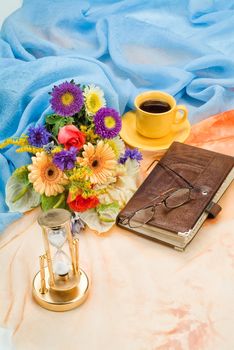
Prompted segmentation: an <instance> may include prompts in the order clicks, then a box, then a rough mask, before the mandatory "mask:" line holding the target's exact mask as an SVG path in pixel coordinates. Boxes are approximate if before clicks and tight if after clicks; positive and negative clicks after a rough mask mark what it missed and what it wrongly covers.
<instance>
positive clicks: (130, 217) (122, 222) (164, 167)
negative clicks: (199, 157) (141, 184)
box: [120, 159, 197, 228]
mask: <svg viewBox="0 0 234 350" xmlns="http://www.w3.org/2000/svg"><path fill="white" fill-rule="evenodd" d="M155 161H158V163H157V165H159V166H161V167H162V168H163V169H164V170H170V171H171V172H173V174H175V175H177V176H178V177H179V178H181V179H182V180H183V181H184V182H185V183H186V184H187V185H188V187H181V188H176V187H172V188H169V189H168V190H167V191H165V192H163V193H161V194H159V195H158V196H156V197H155V198H153V199H151V200H150V201H149V203H150V202H153V201H155V200H157V199H158V198H160V197H162V196H165V195H166V194H167V193H169V194H168V196H166V197H164V198H163V199H162V200H161V201H160V202H159V203H155V204H150V205H149V204H147V205H145V206H144V207H142V208H140V209H138V210H136V211H135V212H133V213H132V214H131V215H130V216H128V217H125V218H123V220H121V221H120V223H121V224H123V225H129V226H130V224H129V222H130V220H131V219H132V218H133V216H134V215H136V213H138V212H139V211H141V210H144V209H148V208H150V207H152V208H153V209H154V213H153V215H152V216H151V217H150V219H149V220H147V221H146V222H144V223H143V224H142V225H145V224H147V223H148V222H149V221H150V220H152V218H153V217H154V215H155V208H156V207H158V206H159V205H161V204H164V205H165V207H166V208H167V209H170V210H171V209H176V208H179V207H181V206H183V205H184V204H186V203H188V202H190V200H191V199H192V198H191V190H193V189H196V188H197V187H196V186H194V185H192V184H191V183H190V182H189V181H188V180H186V179H185V178H184V177H183V176H182V175H181V174H179V173H177V172H176V171H175V170H173V169H171V168H170V167H169V166H168V165H166V164H163V163H162V162H160V160H158V159H155V160H154V161H153V162H152V163H151V164H150V166H149V167H148V168H147V170H149V169H150V168H151V166H152V164H153V163H154V162H155ZM147 170H146V171H147ZM182 189H188V190H189V197H188V200H186V201H185V202H183V203H182V204H179V205H177V206H174V207H169V206H168V205H167V203H166V200H167V199H168V198H169V197H170V196H171V195H172V194H173V193H175V192H176V191H179V190H182ZM171 191H172V193H170V192H171ZM125 220H127V222H126V221H125ZM142 225H141V226H142ZM130 227H131V226H130ZM139 227H140V226H139ZM132 228H136V227H132Z"/></svg>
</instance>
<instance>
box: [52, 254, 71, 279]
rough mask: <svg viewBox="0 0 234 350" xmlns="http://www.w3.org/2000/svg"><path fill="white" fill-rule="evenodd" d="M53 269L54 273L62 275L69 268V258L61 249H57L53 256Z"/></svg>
mask: <svg viewBox="0 0 234 350" xmlns="http://www.w3.org/2000/svg"><path fill="white" fill-rule="evenodd" d="M53 269H54V273H55V274H56V275H60V276H64V275H66V274H67V273H68V272H69V271H70V270H71V263H70V259H69V257H68V256H67V254H66V253H64V251H62V250H58V251H57V252H56V253H55V256H54V262H53Z"/></svg>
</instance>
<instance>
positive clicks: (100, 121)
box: [94, 107, 122, 139]
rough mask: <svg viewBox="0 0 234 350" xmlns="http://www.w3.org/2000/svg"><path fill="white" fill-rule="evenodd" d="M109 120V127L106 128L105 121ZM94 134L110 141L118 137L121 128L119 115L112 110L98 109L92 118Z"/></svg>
mask: <svg viewBox="0 0 234 350" xmlns="http://www.w3.org/2000/svg"><path fill="white" fill-rule="evenodd" d="M108 119H109V120H111V122H112V124H113V125H111V126H108V123H107V120H108ZM94 124H95V132H96V134H97V135H99V136H101V137H103V138H106V139H112V138H114V137H115V136H117V135H118V133H119V132H120V130H121V127H122V120H121V117H120V115H119V113H118V112H117V111H116V110H115V109H113V108H106V107H103V108H100V109H99V111H98V112H97V113H96V114H95V116H94Z"/></svg>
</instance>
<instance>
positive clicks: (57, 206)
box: [53, 193, 65, 209]
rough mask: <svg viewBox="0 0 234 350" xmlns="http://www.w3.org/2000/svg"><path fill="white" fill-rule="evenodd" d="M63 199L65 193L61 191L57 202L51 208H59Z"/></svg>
mask: <svg viewBox="0 0 234 350" xmlns="http://www.w3.org/2000/svg"><path fill="white" fill-rule="evenodd" d="M64 199H65V195H64V193H63V194H62V195H61V197H60V198H59V200H58V202H57V203H56V204H55V205H54V206H53V209H56V208H59V207H60V205H61V204H62V203H63V201H64Z"/></svg>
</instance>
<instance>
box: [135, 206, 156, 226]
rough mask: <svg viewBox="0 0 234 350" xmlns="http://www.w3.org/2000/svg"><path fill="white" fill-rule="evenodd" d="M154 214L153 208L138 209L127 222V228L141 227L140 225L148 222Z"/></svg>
mask: <svg viewBox="0 0 234 350" xmlns="http://www.w3.org/2000/svg"><path fill="white" fill-rule="evenodd" d="M154 213H155V207H154V206H150V207H147V208H143V209H140V210H138V211H136V212H135V213H134V215H133V216H132V217H131V218H130V220H129V226H130V227H131V228H137V227H141V226H142V225H144V224H146V223H147V222H149V221H150V220H151V219H152V218H153V216H154Z"/></svg>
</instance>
